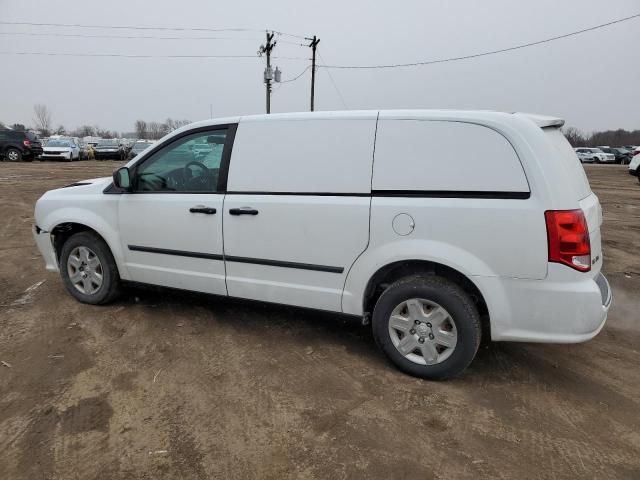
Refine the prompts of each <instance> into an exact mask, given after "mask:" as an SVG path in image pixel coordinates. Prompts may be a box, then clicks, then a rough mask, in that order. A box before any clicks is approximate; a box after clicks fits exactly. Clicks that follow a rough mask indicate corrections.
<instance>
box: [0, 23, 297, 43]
mask: <svg viewBox="0 0 640 480" xmlns="http://www.w3.org/2000/svg"><path fill="white" fill-rule="evenodd" d="M0 25H27V26H32V27H71V28H101V29H107V30H108V29H122V30H165V31H176V32H184V31H192V32H254V33H264V30H263V29H258V28H205V27H147V26H139V25H83V24H79V23H42V22H6V21H0ZM274 33H277V34H278V35H285V36H287V37H293V38H300V39H304V38H305V37H304V35H296V34H293V33H287V32H281V31H278V30H274Z"/></svg>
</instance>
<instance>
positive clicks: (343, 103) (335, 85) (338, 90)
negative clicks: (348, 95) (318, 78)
mask: <svg viewBox="0 0 640 480" xmlns="http://www.w3.org/2000/svg"><path fill="white" fill-rule="evenodd" d="M318 56H319V57H320V60H322V62H323V63H324V58H323V57H322V54H321V53H320V52H318ZM325 71H326V72H327V74H328V75H329V80H331V83H332V84H333V88H334V89H335V90H336V93H337V94H338V97H340V101H341V102H342V106H343V107H344V109H345V110H349V107H347V102H345V101H344V97H343V96H342V93H340V89H339V88H338V84H337V83H336V82H335V80H334V79H333V75H331V70H329V69H326V70H325Z"/></svg>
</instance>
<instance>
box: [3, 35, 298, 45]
mask: <svg viewBox="0 0 640 480" xmlns="http://www.w3.org/2000/svg"><path fill="white" fill-rule="evenodd" d="M0 35H22V36H32V37H72V38H123V39H134V40H137V39H151V40H246V41H251V42H255V41H256V38H235V37H158V36H155V35H90V34H83V33H34V32H0ZM287 43H293V42H287Z"/></svg>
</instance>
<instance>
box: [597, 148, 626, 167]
mask: <svg viewBox="0 0 640 480" xmlns="http://www.w3.org/2000/svg"><path fill="white" fill-rule="evenodd" d="M598 148H599V149H600V150H602V151H603V152H604V153H611V154H613V156H614V157H615V162H616V163H619V164H621V165H626V164H628V163H629V162H630V161H631V153H630V152H629V151H628V150H626V149H624V148H615V147H613V148H612V147H598Z"/></svg>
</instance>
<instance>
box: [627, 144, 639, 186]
mask: <svg viewBox="0 0 640 480" xmlns="http://www.w3.org/2000/svg"><path fill="white" fill-rule="evenodd" d="M629 173H630V174H631V175H633V176H635V177H638V182H640V147H638V148H636V149H635V151H634V152H633V157H632V158H631V162H630V163H629Z"/></svg>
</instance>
